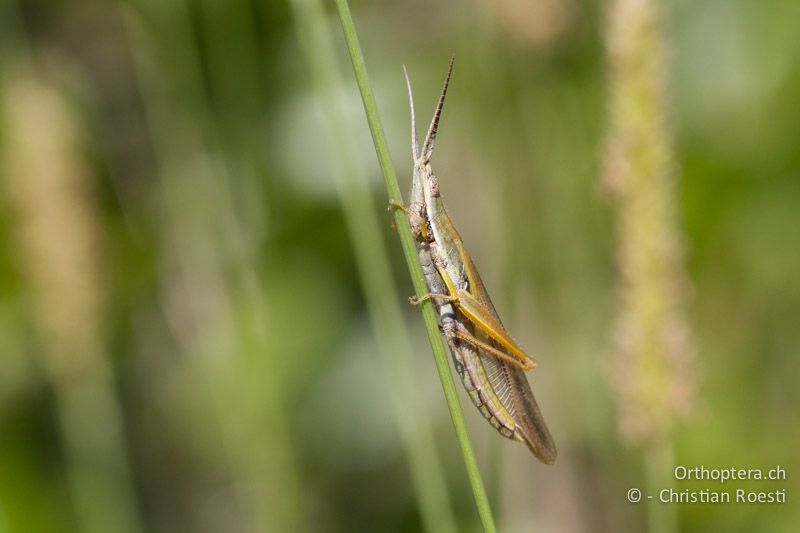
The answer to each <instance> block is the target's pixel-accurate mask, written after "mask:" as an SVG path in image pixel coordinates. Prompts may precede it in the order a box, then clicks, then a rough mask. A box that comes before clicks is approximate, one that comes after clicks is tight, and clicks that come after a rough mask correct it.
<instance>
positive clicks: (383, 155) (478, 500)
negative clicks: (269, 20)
mask: <svg viewBox="0 0 800 533" xmlns="http://www.w3.org/2000/svg"><path fill="white" fill-rule="evenodd" d="M336 7H337V9H338V11H339V19H340V20H341V23H342V30H343V32H344V36H345V41H346V43H347V49H348V52H349V53H350V59H351V61H352V63H353V70H354V72H355V77H356V82H357V84H358V88H359V91H360V92H361V99H362V102H363V104H364V112H365V114H366V116H367V122H368V124H369V129H370V132H371V134H372V140H373V143H374V145H375V152H376V155H377V157H378V163H379V164H380V167H381V171H382V173H383V177H384V181H385V184H386V188H387V190H388V192H389V198H391V199H392V200H394V201H395V202H398V203H403V196H402V194H401V193H400V187H399V185H398V184H397V177H396V176H395V173H394V167H393V166H392V162H391V158H390V157H389V149H388V147H387V144H386V137H385V135H384V133H383V127H382V126H381V123H380V118H379V117H378V108H377V104H376V103H375V96H374V95H373V94H372V88H371V86H370V83H369V77H368V76H367V66H366V63H365V61H364V55H363V53H362V52H361V45H360V44H359V42H358V35H357V33H356V29H355V23H354V22H353V16H352V14H351V13H350V7H349V5H348V3H347V0H336ZM405 216H406V215H405V214H404V213H402V212H401V211H400V210H399V209H396V210H395V211H394V220H395V223H396V225H397V232H398V234H399V236H400V242H401V244H402V246H403V252H404V254H405V257H406V263H407V265H408V269H409V273H410V274H411V281H412V283H413V285H414V290H415V291H416V293H417V295H418V296H422V295H424V294H426V293H427V292H428V291H427V286H426V284H425V278H424V275H423V273H422V266H421V265H420V263H419V257H418V256H417V249H416V245H415V243H414V238H413V236H412V235H411V228H410V227H409V225H408V221H407V220H406V218H405ZM421 307H422V317H423V320H424V322H425V328H426V329H427V331H428V339H429V340H430V343H431V349H432V351H433V357H434V360H435V362H436V368H437V370H438V372H439V379H440V381H441V383H442V389H443V391H444V395H445V400H446V401H447V407H448V409H449V410H450V417H451V419H452V422H453V427H454V430H455V433H456V437H457V439H458V442H459V445H460V446H461V453H462V455H463V457H464V466H465V468H466V470H467V476H468V478H469V481H470V487H471V489H472V494H473V497H474V498H475V505H476V507H477V509H478V515H479V516H480V520H481V524H482V525H483V529H484V531H486V532H487V533H488V532H494V531H495V530H496V527H495V523H494V517H493V516H492V509H491V506H490V504H489V498H488V496H487V494H486V488H485V486H484V484H483V479H482V478H481V473H480V470H479V469H478V462H477V460H476V458H475V452H474V451H473V449H472V442H471V441H470V438H469V433H468V432H467V427H466V422H465V421H464V413H463V412H462V411H461V406H460V404H459V401H458V394H457V392H456V386H455V382H454V381H453V376H452V374H451V373H450V365H449V363H448V362H447V354H446V352H445V348H444V344H443V342H442V338H441V335H440V334H439V327H438V324H437V321H436V316H435V314H434V309H433V305H432V304H431V303H430V302H429V301H428V302H425V303H423V305H422V306H421Z"/></svg>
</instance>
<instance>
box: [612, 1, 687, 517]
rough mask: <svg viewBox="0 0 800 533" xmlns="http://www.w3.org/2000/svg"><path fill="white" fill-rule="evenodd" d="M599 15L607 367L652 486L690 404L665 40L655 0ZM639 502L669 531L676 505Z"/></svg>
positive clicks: (627, 433)
mask: <svg viewBox="0 0 800 533" xmlns="http://www.w3.org/2000/svg"><path fill="white" fill-rule="evenodd" d="M608 16H609V19H608V25H607V34H606V43H607V46H608V53H609V74H608V80H609V84H610V91H611V92H610V131H609V133H608V139H607V146H606V148H607V152H606V154H605V161H604V167H605V168H604V169H603V175H602V180H603V185H604V186H605V188H606V189H607V190H608V192H609V193H610V195H611V197H612V199H613V204H614V208H615V212H616V226H617V244H618V268H619V272H620V279H619V300H620V302H619V303H620V309H619V315H618V319H617V326H616V332H615V349H614V359H613V361H612V363H613V364H612V366H611V371H612V373H613V374H612V380H613V385H614V388H615V391H616V395H617V400H618V405H619V419H618V422H619V430H620V432H621V435H622V437H623V439H624V440H625V441H626V442H628V443H630V444H633V445H637V446H641V447H642V450H643V453H644V455H645V458H644V462H645V475H646V476H647V480H646V484H647V490H652V491H656V490H657V489H658V488H662V487H667V486H669V480H670V473H671V470H672V467H673V466H674V457H673V451H672V431H673V428H674V425H675V422H676V420H677V418H678V417H679V416H687V415H689V414H690V412H691V410H692V409H693V407H694V406H695V403H696V389H695V376H694V358H695V354H694V351H693V348H692V343H691V338H690V332H689V326H688V320H687V317H686V315H685V309H684V304H685V301H684V300H685V296H686V292H687V287H688V283H689V282H688V279H687V276H686V273H685V270H684V265H683V250H682V242H681V236H680V232H679V229H678V220H677V214H676V181H677V179H676V174H677V172H676V168H675V164H674V159H673V145H672V132H671V130H670V128H669V125H668V109H669V106H668V97H667V95H668V68H667V65H668V62H667V60H668V47H667V44H666V37H665V31H664V25H663V20H662V14H661V13H660V6H659V3H658V2H657V0H613V1H612V2H611V4H610V6H609V13H608ZM653 493H654V492H653ZM646 509H647V511H648V526H649V530H650V531H651V533H668V532H673V531H677V529H678V517H677V514H676V509H677V507H675V506H669V505H658V504H656V503H650V504H648V505H647V506H646Z"/></svg>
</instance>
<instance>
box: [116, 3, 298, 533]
mask: <svg viewBox="0 0 800 533" xmlns="http://www.w3.org/2000/svg"><path fill="white" fill-rule="evenodd" d="M153 7H154V6H149V5H145V4H139V3H137V5H136V6H135V8H137V9H138V11H137V12H136V13H134V10H133V9H123V14H124V20H125V24H126V30H127V33H128V38H129V39H130V42H131V49H132V53H133V55H134V58H135V64H136V68H137V71H138V72H137V75H138V78H139V80H138V81H139V85H140V89H141V92H142V99H143V102H144V106H145V112H146V115H147V121H148V123H149V126H150V129H151V135H152V139H153V146H154V150H155V154H156V160H157V165H158V173H159V193H160V194H159V197H158V199H157V202H158V206H157V209H158V211H159V214H160V216H161V217H162V221H161V224H162V225H161V228H163V229H162V231H163V234H164V239H163V242H162V243H161V245H162V254H163V257H164V264H163V265H162V269H163V271H162V278H163V280H162V283H163V294H162V299H163V305H164V310H165V314H166V315H167V317H168V319H169V320H170V326H171V329H172V332H173V334H174V335H175V337H176V339H177V341H178V343H179V345H180V349H181V351H183V352H184V353H185V354H186V355H187V357H188V358H189V359H190V361H191V364H192V365H195V368H194V369H193V370H195V371H198V372H199V373H200V374H201V379H202V380H203V381H204V383H205V385H207V387H208V389H209V391H210V395H211V403H212V410H211V416H208V417H207V420H205V421H204V429H206V430H209V429H210V430H209V431H208V433H209V435H208V436H209V437H210V438H211V440H212V441H214V440H215V439H217V438H218V439H219V440H220V441H221V442H222V447H223V454H224V459H223V462H224V463H225V464H224V467H225V468H226V469H227V470H228V472H227V473H228V474H229V475H230V476H231V478H232V482H233V486H234V492H235V500H236V504H237V506H238V509H237V511H238V512H239V514H240V518H241V521H242V526H241V527H242V529H243V530H245V531H265V532H266V531H295V532H299V531H305V530H307V529H308V523H307V519H306V515H307V514H308V511H307V510H306V508H305V507H306V505H305V498H304V495H303V490H302V488H301V487H302V479H301V475H300V472H299V466H298V464H297V459H296V457H295V451H294V445H293V443H292V438H291V431H290V421H289V417H290V412H291V411H290V409H288V407H287V403H288V400H287V396H288V391H287V390H286V389H287V386H285V385H284V382H285V376H284V372H283V371H282V368H281V361H279V360H278V358H279V357H289V358H291V357H292V354H288V353H281V352H280V349H279V348H276V346H275V343H276V342H277V337H278V335H270V334H271V333H274V332H272V331H269V323H270V311H271V309H270V306H269V305H268V302H267V301H266V300H265V298H264V297H263V294H264V288H263V286H262V284H261V282H260V278H259V276H258V274H257V272H256V271H255V269H254V266H253V265H254V258H253V257H252V255H251V254H252V253H253V251H254V250H256V249H257V246H256V245H255V237H254V236H253V230H250V229H249V228H247V227H245V226H244V225H243V224H242V223H241V220H240V219H239V218H238V217H237V211H236V209H235V207H234V205H233V199H232V197H231V196H232V191H231V190H230V189H229V187H231V186H233V184H234V183H237V184H240V183H241V182H244V181H246V180H251V179H253V178H254V177H255V176H257V172H255V170H254V168H253V166H254V165H253V162H252V161H251V160H249V159H247V158H243V159H242V160H240V161H239V163H241V164H239V165H234V164H233V162H232V159H233V158H234V154H231V153H230V152H227V151H226V150H225V149H224V147H223V146H221V144H222V139H224V138H225V135H223V134H222V131H220V130H225V131H227V130H226V126H225V125H220V124H218V123H216V122H215V121H214V117H212V116H209V114H208V113H207V111H205V95H204V94H203V79H202V75H201V60H200V57H199V51H198V49H197V40H196V39H195V36H194V35H193V31H194V30H193V27H192V21H191V15H190V6H189V4H188V3H187V2H176V3H174V4H172V5H171V6H170V8H169V9H164V10H158V11H157V13H154V12H153V11H151V9H152V8H153ZM239 7H241V5H240V6H239ZM203 9H210V6H208V5H204V6H203ZM203 13H204V14H205V16H204V17H203V20H204V21H206V22H207V23H209V24H212V25H213V23H214V17H213V16H212V15H211V14H209V13H206V12H205V11H203ZM145 20H146V21H147V23H149V25H148V24H144V22H145ZM215 36H216V37H218V38H219V39H221V40H220V41H217V40H212V41H210V42H209V44H208V46H209V47H219V48H224V47H225V41H224V39H223V37H222V36H220V35H219V34H218V33H215ZM240 37H241V36H240ZM159 38H161V39H165V40H167V41H168V42H169V45H168V46H169V52H170V53H163V52H164V50H165V48H164V46H166V45H165V44H164V41H163V40H162V41H159ZM217 52H218V53H222V52H221V50H217ZM215 64H216V65H217V66H219V64H220V63H219V62H217V63H215ZM210 76H212V78H213V80H214V84H215V86H216V87H222V86H225V87H226V90H238V91H240V92H242V91H248V90H249V89H248V88H243V87H238V89H237V88H232V87H231V86H230V82H226V81H225V80H223V79H221V78H223V77H224V76H225V73H224V72H220V71H218V70H212V71H211V72H210ZM228 103H229V104H230V102H228ZM233 144H235V143H233ZM233 168H235V169H236V172H237V174H236V175H237V179H236V180H234V179H233V177H232V176H231V172H232V169H233ZM253 196H256V197H257V196H258V195H253ZM253 200H254V201H258V199H257V198H254V199H253ZM259 206H260V207H262V208H263V206H261V205H260V204H259ZM259 212H260V213H261V214H262V215H263V211H259ZM271 337H272V338H271ZM198 402H199V404H200V405H202V402H201V401H199V400H198ZM224 527H226V528H235V526H232V525H231V524H226V525H225V526H224Z"/></svg>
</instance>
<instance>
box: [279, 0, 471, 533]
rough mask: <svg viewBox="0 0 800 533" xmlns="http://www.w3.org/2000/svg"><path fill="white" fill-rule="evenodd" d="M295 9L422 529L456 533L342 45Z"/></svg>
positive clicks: (321, 15) (320, 22)
mask: <svg viewBox="0 0 800 533" xmlns="http://www.w3.org/2000/svg"><path fill="white" fill-rule="evenodd" d="M292 7H293V9H294V12H295V13H294V15H295V24H296V26H297V31H298V34H299V37H300V41H301V44H302V45H303V51H304V54H305V56H306V61H307V62H308V67H309V71H310V73H311V78H312V86H313V88H314V90H315V91H316V93H317V94H318V96H319V99H320V108H321V111H322V115H323V117H324V119H325V127H326V129H327V137H328V139H329V143H330V158H331V163H332V165H331V169H332V173H333V174H334V177H335V179H336V184H337V190H338V194H339V200H340V201H341V203H342V206H343V208H344V215H345V220H346V223H347V229H348V232H349V234H350V241H351V242H352V245H353V251H354V253H355V258H356V263H357V264H358V270H359V277H360V280H361V285H362V288H363V290H364V295H365V297H366V300H367V307H368V309H369V314H370V318H371V320H372V326H373V328H374V331H375V338H376V342H377V344H378V351H379V353H380V355H381V358H382V362H383V365H384V369H385V379H386V381H387V385H388V390H389V392H390V395H391V399H392V403H393V406H394V410H395V417H396V419H397V423H398V427H399V430H400V436H401V438H402V441H403V446H404V448H405V453H406V458H407V460H408V463H409V467H410V469H411V478H412V482H413V485H414V490H415V492H416V497H417V502H418V505H419V508H420V511H421V515H422V522H423V524H424V525H425V529H426V530H427V531H431V532H433V531H437V532H440V531H441V532H453V533H455V531H456V519H455V516H454V515H453V511H452V502H451V501H450V496H449V493H448V492H447V486H446V483H445V477H444V470H443V468H442V465H441V462H440V461H439V458H438V455H437V452H436V445H435V441H434V438H433V431H432V429H431V422H430V418H429V417H428V415H427V413H428V410H427V409H426V408H425V405H423V403H422V401H421V399H420V392H421V391H420V390H419V387H418V386H417V384H415V383H414V369H413V368H412V366H411V361H412V359H413V354H412V348H411V343H410V342H409V333H408V330H407V329H406V327H405V325H404V321H403V313H402V310H401V309H400V304H399V302H400V296H399V295H398V293H397V290H396V288H395V286H394V280H393V277H392V271H391V267H390V265H389V258H388V254H387V251H386V245H385V244H384V242H383V238H382V236H381V233H380V230H379V228H380V227H381V225H382V224H386V219H380V218H379V217H378V216H377V214H376V213H375V209H374V208H373V207H372V197H371V196H370V194H369V189H368V187H367V182H366V177H365V176H364V172H363V171H362V167H361V166H360V165H359V164H358V163H357V162H356V161H355V153H356V150H355V147H354V146H353V143H352V138H353V136H352V135H351V132H350V131H349V130H350V128H349V126H348V124H347V121H346V118H345V117H344V116H343V112H342V110H343V109H345V103H344V102H343V101H342V100H343V99H342V95H341V94H340V93H339V92H338V90H339V88H340V87H342V86H343V83H342V80H341V75H340V73H339V72H338V70H337V67H336V65H337V61H336V55H335V54H334V52H333V50H334V46H335V43H334V40H333V37H332V35H331V33H330V28H329V26H328V21H327V19H326V17H325V9H324V6H323V4H322V2H321V0H292Z"/></svg>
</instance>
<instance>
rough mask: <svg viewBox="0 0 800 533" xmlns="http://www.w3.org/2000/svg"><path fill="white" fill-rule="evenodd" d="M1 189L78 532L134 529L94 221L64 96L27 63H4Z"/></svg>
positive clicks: (89, 176)
mask: <svg viewBox="0 0 800 533" xmlns="http://www.w3.org/2000/svg"><path fill="white" fill-rule="evenodd" d="M4 67H6V68H4V76H3V79H4V85H5V87H4V92H5V94H4V98H3V102H2V103H3V108H4V115H5V117H4V118H5V137H6V138H5V143H4V144H5V146H4V152H5V153H4V156H3V158H2V160H3V161H4V163H3V167H2V170H3V174H4V175H5V176H4V179H3V184H4V188H5V194H6V196H7V198H8V201H9V204H10V206H9V207H10V208H11V211H12V212H13V216H14V221H15V224H14V226H13V228H14V229H13V232H12V236H13V238H14V240H15V242H16V245H17V246H16V250H18V253H19V256H18V260H19V268H20V269H21V271H22V274H23V277H24V278H25V279H24V283H25V287H26V290H27V291H28V298H29V302H28V303H29V305H30V312H31V315H32V318H33V320H34V321H35V323H36V329H37V333H38V343H39V345H38V348H39V350H38V351H40V353H41V356H42V357H41V365H42V367H43V369H44V371H45V373H46V374H47V376H48V378H49V380H50V382H51V384H52V387H53V391H54V400H55V408H56V412H57V418H58V423H59V425H60V428H61V433H62V438H63V445H64V460H65V462H66V468H67V481H68V484H69V489H70V496H71V498H72V500H73V501H72V504H73V506H74V510H75V514H76V519H77V526H78V529H79V530H80V531H85V532H88V533H105V532H108V531H116V532H125V533H133V532H136V531H140V529H141V527H140V523H139V516H138V511H137V504H136V498H135V491H134V487H133V480H132V476H131V471H130V467H129V465H128V459H127V452H126V450H125V445H124V442H125V438H124V436H123V426H124V424H123V421H122V414H121V411H120V406H119V403H118V400H117V392H116V390H115V386H114V378H113V372H112V369H111V366H110V364H109V362H108V359H107V355H108V354H107V353H106V351H105V348H104V341H103V329H104V323H103V322H104V321H103V313H104V312H103V307H104V301H103V300H104V298H105V296H106V295H105V294H104V289H103V287H104V283H103V278H104V275H103V269H102V251H101V248H100V245H101V241H102V235H101V230H100V227H101V222H100V220H99V219H98V214H97V212H96V208H95V204H94V202H95V200H94V198H93V192H92V188H93V184H92V180H93V178H92V174H91V171H90V169H89V168H88V165H87V163H86V161H84V160H82V158H81V157H80V155H79V154H80V147H79V146H78V141H77V137H78V133H77V128H76V126H75V123H74V119H73V117H72V116H71V115H70V111H69V109H68V108H67V104H66V102H65V99H64V97H63V96H62V94H61V93H60V91H59V89H57V88H56V87H54V85H53V83H52V81H50V80H49V79H46V78H45V77H44V75H41V74H39V73H38V72H36V71H35V70H34V67H33V66H32V65H30V64H26V63H22V62H21V63H19V64H14V65H8V64H6V65H4Z"/></svg>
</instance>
